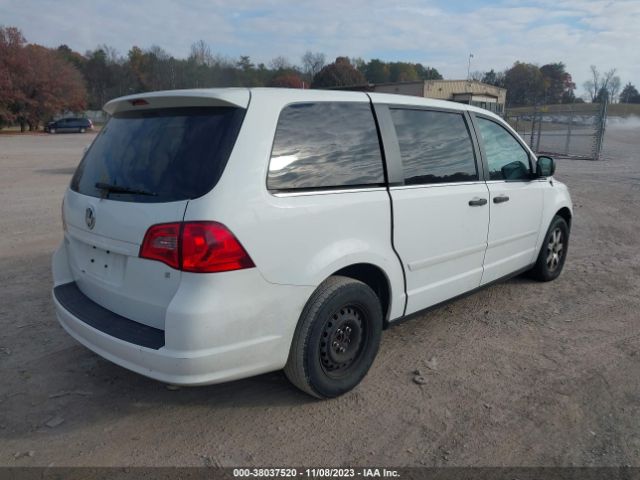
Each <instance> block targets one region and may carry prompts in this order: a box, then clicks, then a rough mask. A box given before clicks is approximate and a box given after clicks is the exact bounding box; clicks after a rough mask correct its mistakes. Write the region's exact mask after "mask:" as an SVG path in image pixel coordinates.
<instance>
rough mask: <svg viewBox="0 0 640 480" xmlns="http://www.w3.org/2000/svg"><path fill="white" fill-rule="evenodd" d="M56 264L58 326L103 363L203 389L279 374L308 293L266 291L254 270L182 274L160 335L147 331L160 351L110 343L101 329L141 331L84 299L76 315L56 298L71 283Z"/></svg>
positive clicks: (60, 262)
mask: <svg viewBox="0 0 640 480" xmlns="http://www.w3.org/2000/svg"><path fill="white" fill-rule="evenodd" d="M64 257H66V255H65V253H64V249H62V251H60V249H59V250H58V251H56V253H55V254H54V259H53V270H54V272H53V273H54V283H56V284H57V285H56V287H54V290H53V302H54V305H55V312H56V317H57V319H58V321H59V322H60V324H61V325H62V327H63V328H64V329H65V330H66V331H67V332H68V333H69V334H70V335H71V336H72V337H73V338H75V339H76V340H77V341H78V342H80V343H81V344H82V345H84V346H85V347H87V348H89V349H90V350H92V351H94V352H95V353H97V354H98V355H100V356H102V357H104V358H105V359H107V360H109V361H111V362H113V363H115V364H117V365H120V366H122V367H124V368H127V369H129V370H132V371H134V372H136V373H139V374H141V375H144V376H147V377H150V378H153V379H155V380H159V381H161V382H166V383H171V384H176V385H208V384H214V383H220V382H224V381H229V380H235V379H240V378H245V377H250V376H253V375H257V374H260V373H265V372H269V371H274V370H278V369H280V368H282V367H283V366H284V364H285V363H286V359H287V356H288V353H289V347H290V345H291V339H292V337H293V332H294V330H295V325H296V323H297V319H298V316H299V314H300V311H302V308H303V306H304V303H305V302H306V300H307V299H308V296H309V295H310V294H311V290H312V289H311V288H310V287H292V286H287V285H274V284H269V283H268V282H266V281H265V280H264V279H263V278H262V276H261V275H260V274H259V272H258V271H257V270H256V269H250V270H245V271H238V272H231V273H233V274H234V275H218V274H206V275H199V274H192V275H187V276H186V278H184V279H183V282H182V284H181V286H180V288H179V290H178V292H177V293H176V295H175V297H174V299H173V300H172V302H171V304H170V307H169V309H168V310H167V316H166V320H165V329H164V330H158V329H153V330H158V331H159V332H162V334H163V335H164V341H163V342H160V343H162V345H160V346H158V345H157V344H150V343H147V346H144V345H141V344H140V343H144V341H140V340H139V339H138V340H136V339H135V338H133V337H127V336H126V334H122V332H121V330H122V327H121V328H120V333H117V335H118V336H115V335H116V333H115V332H114V331H113V330H111V331H109V322H111V321H121V322H131V323H133V324H135V325H133V326H132V327H134V328H138V329H140V328H142V330H144V329H145V326H144V325H141V324H138V323H136V322H133V321H132V320H128V319H124V318H123V317H119V316H117V315H115V314H113V313H112V312H109V311H107V310H106V309H103V308H102V307H100V306H99V305H97V304H95V303H94V302H93V301H92V300H90V299H88V298H87V297H84V299H83V298H81V297H79V298H76V302H78V301H79V302H80V303H83V302H87V304H88V305H89V307H85V308H78V307H77V305H76V306H75V307H74V306H73V305H70V304H69V302H68V301H65V298H64V297H61V296H60V292H61V290H60V287H65V286H67V285H69V283H70V280H71V281H72V279H70V278H69V277H68V275H66V274H65V273H67V269H66V268H65V267H66V265H65V262H64V260H66V258H64ZM216 283H217V284H218V285H215V284H216ZM258 286H259V287H260V289H257V287H258ZM56 289H57V292H56ZM212 292H216V294H215V295H212ZM77 293H79V295H81V296H84V295H83V294H82V292H80V291H79V290H78V292H77ZM203 293H204V295H203ZM91 304H93V306H91ZM105 312H106V313H105ZM101 315H102V316H103V317H101V318H97V317H100V316H101ZM80 317H83V318H80ZM105 317H106V318H105ZM116 317H119V320H118V319H117V318H116ZM136 326H137V327H136ZM112 327H113V326H112ZM146 328H150V327H146ZM125 329H126V328H125ZM156 334H157V332H156ZM162 334H161V335H162ZM118 337H120V338H118ZM123 338H125V339H126V340H125V339H123ZM133 342H137V343H133ZM151 347H157V348H151Z"/></svg>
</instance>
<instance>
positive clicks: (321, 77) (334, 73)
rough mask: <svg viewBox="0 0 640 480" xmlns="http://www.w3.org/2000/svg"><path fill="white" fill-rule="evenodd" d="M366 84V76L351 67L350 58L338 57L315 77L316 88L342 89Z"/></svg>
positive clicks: (314, 84)
mask: <svg viewBox="0 0 640 480" xmlns="http://www.w3.org/2000/svg"><path fill="white" fill-rule="evenodd" d="M364 83H366V79H365V78H364V75H362V73H360V72H359V71H358V70H356V68H355V67H354V66H353V65H351V62H350V61H349V58H348V57H338V58H336V61H335V62H334V63H330V64H329V65H327V66H325V67H324V68H323V69H322V70H320V71H319V72H318V73H317V74H316V76H315V77H313V83H312V86H313V87H314V88H326V87H342V86H349V85H362V84H364Z"/></svg>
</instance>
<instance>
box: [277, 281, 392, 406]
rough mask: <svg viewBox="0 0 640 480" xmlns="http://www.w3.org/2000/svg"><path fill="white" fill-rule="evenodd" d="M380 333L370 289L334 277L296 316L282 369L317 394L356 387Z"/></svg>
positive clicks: (333, 393)
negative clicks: (294, 326)
mask: <svg viewBox="0 0 640 480" xmlns="http://www.w3.org/2000/svg"><path fill="white" fill-rule="evenodd" d="M381 334H382V307H381V305H380V300H379V298H378V296H377V295H376V294H375V293H374V291H373V290H372V289H371V288H370V287H369V286H368V285H366V284H364V283H362V282H360V281H358V280H354V279H352V278H348V277H342V276H333V277H329V278H328V279H327V280H325V281H324V282H323V283H322V284H320V286H319V287H318V288H317V289H316V291H315V292H314V293H313V295H311V298H310V299H309V301H308V302H307V304H306V305H305V307H304V310H303V311H302V315H301V316H300V320H299V322H298V325H297V327H296V331H295V334H294V337H293V342H292V344H291V350H290V351H289V359H288V360H287V365H286V366H285V368H284V372H285V374H286V375H287V378H288V379H289V381H291V383H293V384H294V385H295V386H296V387H298V388H299V389H300V390H302V391H304V392H306V393H308V394H309V395H313V396H314V397H317V398H333V397H337V396H339V395H342V394H344V393H346V392H348V391H349V390H351V389H352V388H354V387H355V386H356V385H358V383H360V381H361V380H362V379H363V378H364V376H365V375H366V374H367V372H368V371H369V367H371V364H372V363H373V360H374V359H375V357H376V354H377V353H378V347H379V345H380V337H381Z"/></svg>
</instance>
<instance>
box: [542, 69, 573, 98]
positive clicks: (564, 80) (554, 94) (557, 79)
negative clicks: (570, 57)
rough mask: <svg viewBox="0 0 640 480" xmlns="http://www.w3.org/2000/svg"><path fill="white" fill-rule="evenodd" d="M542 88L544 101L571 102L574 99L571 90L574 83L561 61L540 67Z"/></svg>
mask: <svg viewBox="0 0 640 480" xmlns="http://www.w3.org/2000/svg"><path fill="white" fill-rule="evenodd" d="M540 73H542V82H543V89H544V103H546V104H557V103H572V101H573V100H574V99H575V95H574V93H573V91H574V90H575V88H576V84H575V83H573V80H572V78H571V74H569V73H568V72H567V71H566V70H565V65H564V63H562V62H557V63H548V64H546V65H543V66H542V67H540Z"/></svg>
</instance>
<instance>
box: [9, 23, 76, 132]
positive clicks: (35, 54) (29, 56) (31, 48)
mask: <svg viewBox="0 0 640 480" xmlns="http://www.w3.org/2000/svg"><path fill="white" fill-rule="evenodd" d="M0 67H2V68H0V122H1V123H2V124H7V123H14V122H17V123H19V124H20V128H21V130H22V131H24V130H26V128H27V127H28V128H29V129H30V130H33V129H36V128H37V127H38V125H40V124H41V123H42V122H43V121H46V120H48V119H49V118H51V117H52V116H53V115H55V114H57V113H60V112H63V111H80V110H83V109H84V108H85V107H86V96H87V93H86V90H85V86H84V80H83V78H82V75H81V73H80V72H79V71H78V69H77V68H76V67H75V66H74V65H73V64H72V63H70V62H68V61H67V60H66V59H65V57H64V55H63V54H61V53H60V52H59V51H57V50H51V49H49V48H45V47H42V46H40V45H26V41H25V39H24V37H23V36H22V34H21V33H20V31H19V30H18V29H16V28H12V27H9V28H0Z"/></svg>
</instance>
